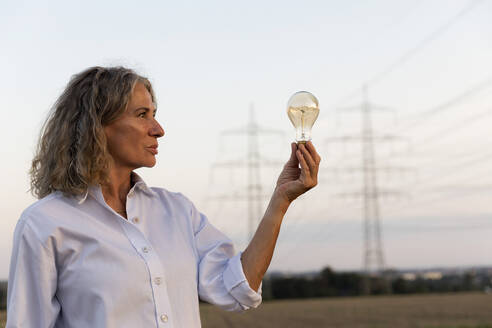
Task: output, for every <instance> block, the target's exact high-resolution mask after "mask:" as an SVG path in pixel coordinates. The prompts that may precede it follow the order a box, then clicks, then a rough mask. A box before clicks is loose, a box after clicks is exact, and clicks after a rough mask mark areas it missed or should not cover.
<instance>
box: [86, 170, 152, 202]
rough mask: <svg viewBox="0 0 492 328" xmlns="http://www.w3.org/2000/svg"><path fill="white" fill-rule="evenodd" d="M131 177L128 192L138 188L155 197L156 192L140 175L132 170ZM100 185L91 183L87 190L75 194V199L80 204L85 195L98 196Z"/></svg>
mask: <svg viewBox="0 0 492 328" xmlns="http://www.w3.org/2000/svg"><path fill="white" fill-rule="evenodd" d="M131 179H132V181H133V187H132V188H131V189H130V191H129V194H130V193H133V192H134V190H135V189H140V190H142V191H143V192H144V193H145V194H147V195H148V196H151V197H156V196H157V193H156V192H155V191H153V190H152V189H151V188H149V186H148V185H147V184H146V183H145V181H144V180H143V179H142V177H140V176H139V175H138V174H137V173H135V172H132V173H131ZM100 190H101V186H99V185H92V186H89V187H88V188H87V190H86V191H85V192H84V193H83V194H81V195H78V196H77V201H78V203H79V204H82V203H84V202H85V200H86V199H87V196H89V195H91V196H92V197H94V198H96V199H97V198H98V195H99V194H100V193H101V191H100Z"/></svg>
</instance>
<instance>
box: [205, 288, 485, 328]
mask: <svg viewBox="0 0 492 328" xmlns="http://www.w3.org/2000/svg"><path fill="white" fill-rule="evenodd" d="M201 315H202V324H203V327H204V328H222V327H224V328H225V327H227V328H237V327H255V328H263V327H265V328H266V327H268V328H276V327H282V328H289V327H302V328H308V327H337V328H344V327H351V328H359V327H360V328H362V327H370V328H376V327H378V328H379V327H388V328H389V327H391V328H400V327H401V328H407V327H408V328H410V327H412V328H418V327H426V328H427V327H429V328H431V327H435V328H437V327H439V328H465V327H466V328H468V327H470V328H471V327H473V328H492V295H486V294H479V293H463V294H441V295H412V296H381V297H357V298H332V299H326V298H325V299H312V300H295V301H275V302H265V303H264V304H263V305H261V306H260V307H259V308H258V309H254V310H249V311H248V312H246V313H240V314H237V313H227V312H224V311H221V310H219V309H216V308H215V307H212V306H210V305H205V306H202V308H201Z"/></svg>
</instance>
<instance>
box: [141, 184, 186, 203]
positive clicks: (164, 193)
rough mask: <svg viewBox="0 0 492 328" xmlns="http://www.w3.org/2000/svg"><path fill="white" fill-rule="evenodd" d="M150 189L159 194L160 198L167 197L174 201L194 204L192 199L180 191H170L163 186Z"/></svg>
mask: <svg viewBox="0 0 492 328" xmlns="http://www.w3.org/2000/svg"><path fill="white" fill-rule="evenodd" d="M150 189H151V190H152V191H153V192H154V193H156V195H158V196H159V198H165V199H170V200H173V201H178V202H181V203H185V204H186V205H193V203H192V202H191V200H190V199H189V198H188V197H186V196H185V195H183V194H182V193H180V192H175V191H169V190H167V189H166V188H162V187H151V188H150Z"/></svg>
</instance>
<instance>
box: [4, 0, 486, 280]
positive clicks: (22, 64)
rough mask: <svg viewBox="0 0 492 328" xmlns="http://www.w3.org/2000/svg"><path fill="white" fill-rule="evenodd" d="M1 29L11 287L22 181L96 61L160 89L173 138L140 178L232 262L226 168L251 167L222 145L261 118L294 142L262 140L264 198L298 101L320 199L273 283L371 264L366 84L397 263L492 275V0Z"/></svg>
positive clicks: (359, 4)
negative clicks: (66, 96)
mask: <svg viewBox="0 0 492 328" xmlns="http://www.w3.org/2000/svg"><path fill="white" fill-rule="evenodd" d="M0 30H1V33H0V44H1V51H0V69H1V72H2V78H1V79H0V90H1V97H0V108H1V110H2V113H3V119H2V121H1V122H2V128H1V129H0V134H1V138H0V140H1V143H2V147H1V158H2V163H1V165H2V169H1V179H2V183H3V188H1V190H0V199H2V201H1V208H2V213H3V215H2V220H0V279H6V278H7V276H8V267H9V261H10V252H11V248H12V234H13V230H14V227H15V224H16V222H17V220H18V218H19V216H20V214H21V213H22V211H23V210H24V209H25V208H26V207H27V206H29V204H31V203H33V202H34V201H36V199H35V198H34V197H33V196H32V195H30V193H29V192H28V189H29V176H28V170H29V167H30V161H31V160H32V157H33V153H34V150H35V145H36V142H37V138H38V136H39V131H40V128H41V126H42V124H43V122H44V119H45V118H46V116H47V114H48V112H49V110H50V108H51V106H52V105H53V103H54V102H55V100H56V98H57V97H58V96H59V95H60V93H61V92H62V90H63V89H64V87H65V85H66V84H67V82H68V80H69V79H70V77H71V76H72V75H73V74H76V73H78V72H80V71H82V70H84V69H85V68H87V67H90V66H95V65H103V66H113V65H124V66H127V67H131V68H134V69H135V70H137V72H139V73H140V74H142V75H144V76H147V77H149V78H150V80H151V82H152V83H153V85H154V89H155V92H156V96H157V101H158V114H157V119H158V120H159V121H160V122H161V124H162V125H163V127H164V129H165V131H166V135H165V136H164V137H163V138H162V139H161V140H160V146H159V155H158V163H157V165H156V166H155V167H154V168H151V169H139V170H138V172H139V173H140V174H141V175H142V176H143V177H144V179H145V180H146V181H147V183H148V184H150V185H153V186H159V187H164V188H166V189H168V190H172V191H179V192H182V193H184V194H185V195H187V196H188V197H189V198H190V199H191V200H192V201H193V202H194V203H195V205H196V206H197V207H198V208H199V209H200V210H201V211H202V212H204V213H205V214H206V215H207V216H208V217H209V220H210V221H211V222H212V223H213V224H214V225H216V226H217V227H218V228H220V229H221V230H222V231H224V232H225V233H226V234H227V235H229V236H230V237H231V238H232V239H233V240H234V242H235V243H236V245H237V249H238V250H239V249H242V248H244V247H245V246H246V242H247V207H246V205H247V204H246V202H245V201H244V200H235V201H227V202H226V201H218V200H217V197H218V196H221V195H232V194H235V193H238V192H239V193H240V192H241V190H244V188H245V185H246V184H247V181H246V171H245V170H244V169H243V168H241V167H239V168H235V169H224V168H222V169H219V168H218V164H220V163H224V162H226V161H230V160H238V159H244V158H245V157H246V156H247V155H246V154H247V148H246V145H247V139H246V137H245V136H240V135H236V136H226V135H223V134H222V131H225V130H230V129H240V128H241V127H244V126H245V125H246V124H247V123H248V120H249V117H250V108H254V116H255V119H256V122H257V124H259V125H261V126H262V127H263V128H264V130H269V131H273V130H274V131H280V132H282V134H278V135H277V134H276V135H273V136H272V135H260V137H259V138H260V139H259V151H260V152H261V154H262V156H263V157H264V158H266V159H269V160H270V162H271V163H274V164H273V165H268V166H264V167H262V169H261V171H260V175H261V180H262V185H263V191H264V193H265V194H266V195H269V194H271V192H272V191H273V188H274V184H275V181H276V177H277V176H278V173H279V172H280V170H281V168H282V165H283V163H284V162H285V161H286V160H287V158H288V156H289V149H290V146H289V144H290V142H291V141H292V140H293V139H294V137H295V131H294V129H293V127H292V126H291V125H290V122H289V120H288V118H287V115H286V103H287V100H288V98H289V97H290V95H291V94H293V93H294V92H296V91H299V90H308V91H310V92H312V93H313V94H314V95H315V96H316V97H317V98H318V99H319V103H320V115H319V118H318V121H317V123H316V124H315V126H314V128H313V142H314V144H315V145H316V147H317V149H318V151H319V153H320V155H321V157H322V159H323V160H322V165H321V169H320V181H319V185H318V186H317V187H316V188H315V189H313V190H311V191H310V192H309V193H307V194H306V195H303V196H302V197H300V198H299V199H298V200H296V201H295V202H294V203H293V204H292V205H291V207H290V209H289V211H288V213H287V215H286V217H285V219H284V222H283V226H282V230H281V233H280V237H279V240H278V244H277V248H276V252H275V256H274V258H273V261H272V264H271V268H270V270H272V271H274V270H275V271H277V270H281V271H290V272H299V271H308V270H319V269H321V268H323V267H326V266H331V267H332V268H333V269H335V270H359V269H360V268H361V266H362V253H363V248H362V245H363V244H362V237H363V234H362V216H361V215H362V214H361V213H362V211H361V199H360V197H356V192H358V191H360V190H361V188H362V186H361V181H362V176H361V174H360V170H358V169H357V167H360V166H361V164H362V154H361V149H362V148H361V147H362V146H361V145H360V144H359V143H356V142H340V140H341V139H340V138H341V137H343V136H347V135H357V133H360V130H361V120H360V107H361V106H360V104H361V102H362V101H363V100H364V99H365V98H364V94H363V92H362V91H361V90H362V86H363V85H365V86H366V90H367V100H368V101H369V102H370V103H371V104H373V105H371V106H372V107H371V108H373V109H374V112H373V113H372V121H373V125H374V133H375V135H376V136H377V137H378V138H379V139H378V140H380V141H378V142H377V143H376V144H375V156H376V163H377V166H378V168H379V169H378V170H377V172H378V185H379V188H380V190H390V191H392V193H388V196H387V197H381V199H380V207H381V227H382V236H383V250H384V255H385V262H386V266H387V267H389V268H399V269H403V268H430V267H439V266H442V267H446V266H448V267H455V266H458V267H462V266H473V265H490V253H489V250H490V249H492V238H490V235H491V233H492V215H491V214H492V202H490V196H491V195H492V179H491V173H492V172H491V170H490V164H491V157H492V155H491V150H492V134H491V133H490V126H491V123H492V61H491V60H490V58H492V1H490V0H471V1H470V0H430V1H423V0H398V1H390V0H371V1H362V0H353V1H341V0H332V1H302V2H299V1H256V0H251V1H247V2H233V1H214V0H211V1H206V2H205V1H179V2H178V1H172V2H171V1H147V2H145V3H141V2H140V3H138V2H136V1H104V2H100V1H84V2H79V3H75V2H67V1H50V2H43V3H40V2H37V1H10V0H7V1H2V2H1V4H0ZM377 108H381V109H384V110H376V109H377ZM385 136H386V138H385ZM388 136H395V137H394V138H388ZM390 139H391V141H389V140H390ZM390 168H393V169H390ZM343 195H345V196H343ZM347 195H351V196H347ZM267 202H268V197H265V202H264V204H263V205H264V206H266V204H267Z"/></svg>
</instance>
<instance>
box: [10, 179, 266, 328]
mask: <svg viewBox="0 0 492 328" xmlns="http://www.w3.org/2000/svg"><path fill="white" fill-rule="evenodd" d="M135 176H136V175H135ZM136 179H137V182H136V183H135V184H134V186H133V187H132V189H131V190H130V192H129V193H128V197H127V203H126V211H127V217H128V220H126V219H125V218H123V217H121V216H120V215H118V214H117V213H116V212H115V211H113V209H111V208H110V207H109V206H108V205H107V204H106V202H105V200H104V197H103V195H102V192H101V189H100V187H99V186H97V187H91V188H89V190H88V192H87V194H86V195H85V197H79V198H75V197H66V196H64V195H63V194H62V193H60V192H55V193H53V194H51V195H49V196H47V197H45V198H43V199H41V200H39V201H37V202H36V203H34V204H33V205H31V206H30V207H28V208H27V209H26V210H25V211H24V212H23V214H22V216H21V218H20V219H19V222H18V224H17V226H16V229H15V233H14V246H13V250H12V258H11V265H10V275H9V283H8V296H7V328H10V327H33V328H34V327H36V328H44V327H57V328H62V327H63V328H68V327H74V328H82V327H83V328H86V327H95V328H97V327H108V328H110V327H115V328H116V327H118V328H123V327H133V328H134V327H182V328H192V327H200V313H199V307H198V297H200V298H201V299H203V300H205V301H207V302H210V303H213V304H216V305H218V306H220V307H222V308H223V309H225V310H230V311H241V310H245V309H248V308H250V307H257V306H258V305H259V304H260V303H261V290H260V291H259V292H255V291H254V290H252V289H251V288H250V287H249V285H248V282H247V280H246V278H245V276H244V273H243V269H242V265H241V260H240V256H241V253H239V254H236V255H235V254H234V248H233V246H232V243H231V241H230V239H228V238H227V237H226V236H224V235H223V234H222V233H221V232H220V231H218V230H217V229H216V228H214V227H213V226H212V225H211V224H210V223H209V222H208V220H207V218H206V217H205V216H204V215H203V214H201V213H200V212H198V211H197V210H196V208H195V207H194V206H193V204H192V203H191V202H190V201H189V200H188V199H186V198H185V197H184V196H183V195H181V194H180V193H173V192H169V191H167V190H165V189H162V188H149V187H147V185H146V184H145V183H144V182H143V181H142V180H141V179H140V178H139V177H138V176H136Z"/></svg>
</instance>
